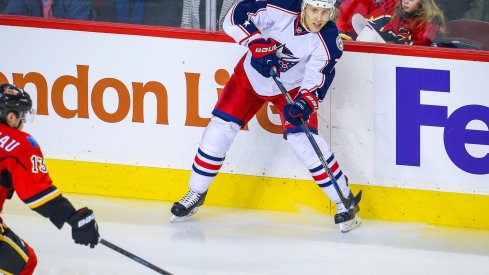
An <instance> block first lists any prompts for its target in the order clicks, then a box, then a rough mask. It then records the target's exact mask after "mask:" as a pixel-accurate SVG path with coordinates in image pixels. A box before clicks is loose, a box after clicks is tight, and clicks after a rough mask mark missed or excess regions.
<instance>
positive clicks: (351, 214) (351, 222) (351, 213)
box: [334, 191, 362, 233]
mask: <svg viewBox="0 0 489 275" xmlns="http://www.w3.org/2000/svg"><path fill="white" fill-rule="evenodd" d="M361 199H362V191H360V192H358V194H357V196H356V197H354V196H353V194H352V193H351V192H350V194H349V195H348V200H349V201H350V202H351V206H350V208H349V209H346V208H345V207H344V206H343V203H341V202H340V203H338V204H336V215H335V216H334V223H335V224H338V225H339V226H340V231H341V232H343V233H346V232H348V231H350V230H352V229H353V228H355V227H357V226H359V225H360V223H361V222H362V220H361V219H360V217H359V216H358V215H357V213H358V211H360V206H358V203H359V202H360V200H361Z"/></svg>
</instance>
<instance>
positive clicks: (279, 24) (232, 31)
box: [223, 0, 343, 100]
mask: <svg viewBox="0 0 489 275" xmlns="http://www.w3.org/2000/svg"><path fill="white" fill-rule="evenodd" d="M300 6H301V1H298V0H269V1H260V0H256V1H255V0H244V1H242V2H239V3H238V4H236V5H235V6H233V7H232V8H231V9H230V10H229V12H228V14H227V15H226V18H225V20H224V24H223V28H224V31H225V32H226V33H227V34H228V35H229V36H231V37H232V38H233V39H234V40H235V41H236V42H237V43H239V44H241V45H243V46H245V47H247V45H248V43H249V42H250V41H252V40H254V39H257V38H273V39H275V40H276V41H278V42H279V43H280V45H281V46H282V47H280V48H279V50H278V52H277V55H278V56H279V57H280V58H281V62H280V65H281V68H280V80H281V82H282V83H283V84H284V86H285V88H286V89H287V90H291V89H294V88H297V87H300V90H301V92H302V91H303V90H307V91H310V92H314V93H316V95H317V97H318V98H319V100H322V99H323V98H324V97H325V95H326V92H327V90H328V88H329V86H330V85H331V82H332V81H333V78H334V73H335V71H334V66H335V64H336V62H337V60H338V59H339V58H340V57H341V55H342V53H343V42H342V40H341V38H340V37H339V36H338V29H337V28H336V25H335V24H334V23H333V22H332V21H329V22H328V23H327V24H326V25H325V26H324V27H323V29H322V30H321V31H320V32H318V33H313V32H308V31H306V30H304V28H303V27H302V26H301V25H300V12H301V9H300ZM250 59H251V53H250V52H249V51H248V52H247V53H246V59H245V61H244V69H245V72H246V74H247V76H248V79H249V81H250V83H251V85H252V86H253V88H254V90H255V91H256V92H257V93H258V94H259V95H262V96H274V95H277V94H280V90H279V89H278V87H277V86H276V85H275V83H274V81H273V80H272V79H271V78H266V77H263V76H262V75H261V74H260V73H258V72H257V71H256V70H255V69H254V68H253V67H252V66H251V64H250Z"/></svg>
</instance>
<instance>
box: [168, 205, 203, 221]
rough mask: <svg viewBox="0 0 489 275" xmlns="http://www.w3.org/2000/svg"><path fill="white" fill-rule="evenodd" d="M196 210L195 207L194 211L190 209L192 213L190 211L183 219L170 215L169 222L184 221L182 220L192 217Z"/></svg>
mask: <svg viewBox="0 0 489 275" xmlns="http://www.w3.org/2000/svg"><path fill="white" fill-rule="evenodd" d="M198 210H199V208H198V207H195V208H194V209H192V211H190V213H188V215H187V216H183V217H178V216H175V215H172V217H171V218H170V222H171V223H176V222H181V221H184V220H186V219H188V218H190V217H192V216H193V215H195V213H197V211H198Z"/></svg>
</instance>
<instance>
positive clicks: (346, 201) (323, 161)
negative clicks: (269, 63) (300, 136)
mask: <svg viewBox="0 0 489 275" xmlns="http://www.w3.org/2000/svg"><path fill="white" fill-rule="evenodd" d="M270 74H271V75H272V78H273V81H275V84H277V86H278V88H279V89H280V92H282V94H283V95H284V97H285V99H286V100H287V103H289V104H293V103H294V101H293V100H292V98H291V97H290V95H289V93H288V92H287V89H285V87H284V84H282V82H280V80H278V79H277V72H276V71H275V69H273V68H272V69H271V70H270ZM300 119H301V125H300V127H301V129H302V131H303V132H304V133H305V134H306V136H307V139H309V142H310V143H311V145H312V147H313V148H314V151H315V152H316V155H317V156H318V157H319V161H320V162H321V164H322V165H323V167H324V169H326V173H327V174H328V177H329V179H330V180H331V182H332V184H333V187H334V189H335V190H336V193H338V196H339V197H340V200H341V202H342V203H343V205H344V206H345V208H346V209H348V211H351V212H352V213H355V207H356V205H357V204H358V203H359V202H360V199H361V198H362V191H361V190H360V192H358V194H357V195H356V196H355V197H354V199H353V200H350V199H349V198H346V197H345V196H344V195H343V193H342V192H341V190H340V187H339V186H338V183H337V182H336V179H335V177H334V175H333V172H331V169H329V167H328V163H327V162H326V159H325V158H324V155H323V153H322V152H321V149H319V146H318V144H317V142H316V140H315V139H314V137H313V136H312V134H311V131H310V130H309V128H307V125H306V122H305V121H304V119H303V118H302V117H301V118H300Z"/></svg>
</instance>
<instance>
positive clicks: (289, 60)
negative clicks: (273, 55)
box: [277, 44, 301, 72]
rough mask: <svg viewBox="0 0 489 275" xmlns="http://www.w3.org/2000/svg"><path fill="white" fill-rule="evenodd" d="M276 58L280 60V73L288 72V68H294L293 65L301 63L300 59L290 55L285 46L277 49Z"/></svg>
mask: <svg viewBox="0 0 489 275" xmlns="http://www.w3.org/2000/svg"><path fill="white" fill-rule="evenodd" d="M277 56H278V58H280V59H279V63H280V72H286V71H288V70H290V68H292V67H294V66H295V64H297V63H299V62H300V61H301V60H300V58H297V57H295V56H294V55H293V54H292V52H291V51H290V50H289V49H288V48H287V47H286V46H285V44H282V45H280V46H279V47H278V48H277Z"/></svg>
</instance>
